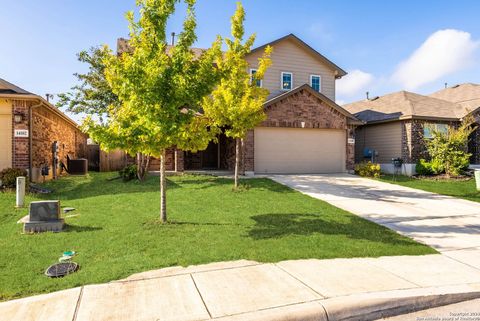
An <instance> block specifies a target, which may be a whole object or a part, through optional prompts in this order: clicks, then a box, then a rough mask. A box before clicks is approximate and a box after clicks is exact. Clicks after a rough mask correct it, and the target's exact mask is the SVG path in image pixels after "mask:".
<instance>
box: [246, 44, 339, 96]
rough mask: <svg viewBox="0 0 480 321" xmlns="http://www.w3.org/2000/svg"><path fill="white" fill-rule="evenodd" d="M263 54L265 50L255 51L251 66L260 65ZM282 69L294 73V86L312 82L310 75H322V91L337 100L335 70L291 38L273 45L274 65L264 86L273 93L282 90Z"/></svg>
mask: <svg viewBox="0 0 480 321" xmlns="http://www.w3.org/2000/svg"><path fill="white" fill-rule="evenodd" d="M262 55H263V52H255V53H253V54H251V55H249V56H248V57H247V61H248V63H249V65H250V67H251V68H256V67H257V66H258V58H260V57H261V56H262ZM282 71H283V72H291V73H293V88H295V87H298V86H301V85H304V84H310V75H319V76H321V88H320V91H321V92H322V93H323V94H324V95H325V96H327V97H328V98H330V99H331V100H333V101H335V74H334V70H333V69H332V68H331V67H330V66H328V65H327V64H325V62H323V61H321V60H320V59H319V58H318V57H315V56H314V55H313V54H311V53H309V52H307V51H306V50H305V49H303V48H301V47H299V46H298V45H297V44H295V43H294V42H293V41H291V40H285V41H281V42H279V43H276V44H275V45H274V46H273V53H272V66H271V67H270V69H269V70H268V71H267V73H266V74H265V78H264V80H263V83H262V86H263V87H264V88H266V89H268V90H269V91H270V92H271V93H274V92H278V91H280V90H281V88H280V83H281V82H280V77H281V73H282Z"/></svg>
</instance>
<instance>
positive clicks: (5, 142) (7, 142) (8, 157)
mask: <svg viewBox="0 0 480 321" xmlns="http://www.w3.org/2000/svg"><path fill="white" fill-rule="evenodd" d="M7 167H12V116H11V115H2V114H0V170H2V169H4V168H7Z"/></svg>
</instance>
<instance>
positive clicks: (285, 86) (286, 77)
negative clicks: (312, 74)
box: [281, 72, 293, 90]
mask: <svg viewBox="0 0 480 321" xmlns="http://www.w3.org/2000/svg"><path fill="white" fill-rule="evenodd" d="M281 81H282V86H281V89H282V90H291V89H292V87H293V75H292V73H291V72H282V79H281Z"/></svg>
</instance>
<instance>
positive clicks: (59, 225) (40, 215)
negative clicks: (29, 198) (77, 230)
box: [23, 201, 65, 233]
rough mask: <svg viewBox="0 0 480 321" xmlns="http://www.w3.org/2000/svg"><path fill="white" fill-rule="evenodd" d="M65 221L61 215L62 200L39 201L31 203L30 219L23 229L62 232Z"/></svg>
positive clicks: (29, 231) (25, 230)
mask: <svg viewBox="0 0 480 321" xmlns="http://www.w3.org/2000/svg"><path fill="white" fill-rule="evenodd" d="M64 225H65V221H64V219H63V218H61V217H60V201H38V202H31V203H30V211H29V215H28V221H26V222H25V225H24V226H23V231H24V232H28V233H32V232H60V231H61V230H63V227H64Z"/></svg>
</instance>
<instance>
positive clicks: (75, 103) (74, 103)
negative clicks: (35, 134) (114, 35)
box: [57, 47, 118, 122]
mask: <svg viewBox="0 0 480 321" xmlns="http://www.w3.org/2000/svg"><path fill="white" fill-rule="evenodd" d="M109 55H110V51H109V50H108V48H107V47H92V48H90V49H89V50H88V51H87V50H84V51H82V52H80V53H79V54H78V55H77V58H78V61H80V62H82V63H84V64H87V65H88V71H87V72H86V73H83V74H82V73H75V74H74V76H75V78H77V81H78V84H77V85H75V86H73V87H72V88H71V89H70V91H69V92H66V93H61V94H59V95H58V97H59V101H58V102H57V107H59V108H66V110H67V111H69V112H71V113H74V114H87V115H93V116H95V117H96V118H97V119H98V120H99V121H100V122H104V121H105V120H106V117H108V109H109V107H110V106H111V105H117V104H118V98H117V96H116V95H115V94H114V93H113V91H112V88H111V87H110V85H109V84H108V82H107V80H106V78H105V63H104V61H105V58H107V57H108V56H109Z"/></svg>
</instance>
